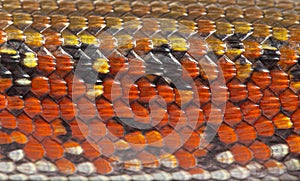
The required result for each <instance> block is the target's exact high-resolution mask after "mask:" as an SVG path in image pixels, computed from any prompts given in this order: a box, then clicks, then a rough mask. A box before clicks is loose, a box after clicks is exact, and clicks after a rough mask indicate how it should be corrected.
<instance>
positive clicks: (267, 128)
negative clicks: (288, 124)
mask: <svg viewBox="0 0 300 181" xmlns="http://www.w3.org/2000/svg"><path fill="white" fill-rule="evenodd" d="M253 126H254V127H255V129H256V132H257V134H258V135H259V136H263V137H272V136H273V135H274V134H275V128H274V125H273V123H272V121H270V120H269V119H267V118H266V117H264V116H261V117H260V118H258V120H257V121H256V122H255V123H254V125H253Z"/></svg>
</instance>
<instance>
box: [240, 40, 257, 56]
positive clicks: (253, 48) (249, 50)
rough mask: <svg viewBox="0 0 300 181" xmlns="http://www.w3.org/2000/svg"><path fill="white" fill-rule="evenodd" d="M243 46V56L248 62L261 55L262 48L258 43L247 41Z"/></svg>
mask: <svg viewBox="0 0 300 181" xmlns="http://www.w3.org/2000/svg"><path fill="white" fill-rule="evenodd" d="M243 44H244V46H245V52H244V54H243V55H244V56H245V57H247V58H248V59H249V60H254V59H256V58H259V57H260V56H261V55H262V48H261V45H260V44H259V43H258V42H255V41H248V40H247V41H244V42H243Z"/></svg>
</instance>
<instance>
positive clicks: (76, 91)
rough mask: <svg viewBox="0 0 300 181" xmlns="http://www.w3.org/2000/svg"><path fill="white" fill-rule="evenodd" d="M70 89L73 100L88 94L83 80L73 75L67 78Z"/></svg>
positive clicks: (69, 93) (69, 92)
mask: <svg viewBox="0 0 300 181" xmlns="http://www.w3.org/2000/svg"><path fill="white" fill-rule="evenodd" d="M65 80H66V82H67V88H68V96H69V97H70V98H72V99H74V100H75V99H78V98H79V97H81V96H82V95H84V94H85V93H86V86H85V83H84V81H83V80H82V79H79V78H77V77H76V76H74V75H73V74H69V75H68V76H67V77H66V78H65Z"/></svg>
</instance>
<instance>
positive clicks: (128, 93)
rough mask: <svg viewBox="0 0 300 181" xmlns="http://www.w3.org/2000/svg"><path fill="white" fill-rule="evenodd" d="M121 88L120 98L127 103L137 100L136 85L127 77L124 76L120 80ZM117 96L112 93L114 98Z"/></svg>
mask: <svg viewBox="0 0 300 181" xmlns="http://www.w3.org/2000/svg"><path fill="white" fill-rule="evenodd" d="M121 87H122V89H123V90H122V94H121V95H123V96H122V98H123V99H124V100H126V101H128V102H132V101H135V100H137V99H138V98H139V93H140V92H139V89H138V85H136V84H134V83H133V82H132V81H131V80H130V79H129V77H128V76H124V77H122V79H121ZM118 96H119V95H118V94H117V95H115V94H114V93H113V96H112V97H114V98H117V97H118Z"/></svg>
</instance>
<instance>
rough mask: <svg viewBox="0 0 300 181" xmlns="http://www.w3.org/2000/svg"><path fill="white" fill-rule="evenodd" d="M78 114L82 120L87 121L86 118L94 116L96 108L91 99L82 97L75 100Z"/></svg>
mask: <svg viewBox="0 0 300 181" xmlns="http://www.w3.org/2000/svg"><path fill="white" fill-rule="evenodd" d="M77 111H78V113H77V114H78V116H79V117H80V118H81V119H82V120H83V121H84V122H87V121H88V120H90V119H92V118H94V117H95V116H96V114H97V109H96V107H95V105H94V103H92V102H91V101H89V100H88V99H87V98H85V97H82V98H80V99H79V100H78V102H77V110H76V112H77Z"/></svg>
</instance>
